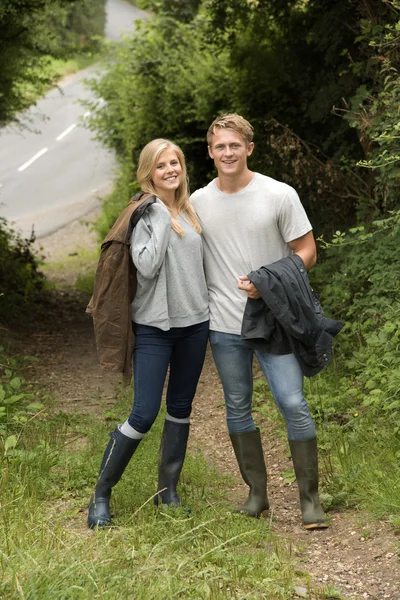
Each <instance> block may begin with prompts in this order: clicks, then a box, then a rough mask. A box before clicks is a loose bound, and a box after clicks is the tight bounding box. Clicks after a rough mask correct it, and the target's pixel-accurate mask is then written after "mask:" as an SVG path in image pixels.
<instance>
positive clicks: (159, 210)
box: [131, 202, 171, 279]
mask: <svg viewBox="0 0 400 600" xmlns="http://www.w3.org/2000/svg"><path fill="white" fill-rule="evenodd" d="M170 235H171V216H170V214H169V212H168V209H167V208H166V207H165V206H163V205H161V204H159V203H158V202H157V203H155V204H152V205H151V206H149V208H148V209H147V210H146V212H145V214H144V215H143V217H142V218H141V219H140V220H139V222H138V223H137V225H136V227H135V229H134V230H133V233H132V237H131V254H132V260H133V263H134V265H135V266H136V268H137V270H138V271H139V273H140V274H141V275H142V276H143V277H145V278H146V279H153V277H155V276H156V275H157V274H158V271H159V270H160V267H161V265H162V263H163V261H164V258H165V253H166V251H167V248H168V242H169V238H170Z"/></svg>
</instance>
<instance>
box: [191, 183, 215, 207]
mask: <svg viewBox="0 0 400 600" xmlns="http://www.w3.org/2000/svg"><path fill="white" fill-rule="evenodd" d="M214 181H215V180H214V179H213V180H212V181H210V183H208V184H207V185H206V186H204V187H202V188H199V189H197V190H196V191H195V192H193V193H192V194H191V196H190V202H191V203H192V204H197V203H198V202H201V201H202V200H204V199H206V198H208V197H209V196H210V194H211V193H212V191H213V189H214Z"/></svg>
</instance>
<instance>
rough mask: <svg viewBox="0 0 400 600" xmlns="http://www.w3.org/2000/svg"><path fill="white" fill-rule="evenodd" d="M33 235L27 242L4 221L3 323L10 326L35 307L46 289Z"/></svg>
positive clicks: (0, 232)
mask: <svg viewBox="0 0 400 600" xmlns="http://www.w3.org/2000/svg"><path fill="white" fill-rule="evenodd" d="M34 241H35V238H34V236H33V235H32V236H31V237H30V238H29V239H23V238H22V237H21V236H20V235H19V234H18V233H16V232H15V231H13V229H12V228H11V227H10V225H8V224H7V221H6V220H5V219H4V218H0V320H2V321H3V322H6V323H7V322H10V321H11V320H12V319H15V318H16V317H17V316H18V315H19V314H20V313H21V311H22V310H23V309H25V308H26V307H27V306H28V305H29V304H30V303H32V302H33V301H34V300H35V299H36V297H37V295H38V294H39V292H41V291H42V290H43V288H44V285H45V278H44V275H43V274H42V273H41V272H40V271H39V263H38V258H37V257H36V256H35V254H34V253H33V250H32V244H33V242H34Z"/></svg>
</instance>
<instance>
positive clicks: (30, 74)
mask: <svg viewBox="0 0 400 600" xmlns="http://www.w3.org/2000/svg"><path fill="white" fill-rule="evenodd" d="M104 3H105V0H84V1H83V2H77V1H76V0H62V1H61V0H0V127H2V126H4V125H6V124H7V123H9V122H11V121H17V120H18V118H17V116H16V115H17V114H18V113H19V112H20V111H22V110H24V109H26V108H28V107H29V106H30V105H31V104H32V102H33V101H34V99H35V98H37V97H38V96H39V95H40V94H41V93H43V92H44V91H45V90H46V89H47V88H48V86H49V85H51V84H52V83H53V82H52V80H51V78H50V76H49V72H48V70H47V69H46V67H47V65H48V63H49V61H50V56H60V55H63V56H64V57H65V55H67V54H68V53H71V52H74V51H76V49H77V46H79V44H81V42H82V40H83V41H86V40H87V39H88V38H89V37H90V36H91V35H94V34H96V35H100V34H102V32H103V30H104V22H105V14H104ZM95 15H96V18H95V19H94V16H95ZM92 23H93V24H94V28H93V24H92ZM60 24H61V25H63V27H62V28H61V27H60ZM78 39H79V40H80V42H78Z"/></svg>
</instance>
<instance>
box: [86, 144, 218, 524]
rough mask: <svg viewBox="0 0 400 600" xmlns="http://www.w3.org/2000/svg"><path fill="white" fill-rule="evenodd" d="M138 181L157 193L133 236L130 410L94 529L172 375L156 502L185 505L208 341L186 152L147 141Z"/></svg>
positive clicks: (105, 468) (108, 458) (94, 509)
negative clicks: (181, 484)
mask: <svg viewBox="0 0 400 600" xmlns="http://www.w3.org/2000/svg"><path fill="white" fill-rule="evenodd" d="M137 179H138V181H139V183H140V185H141V188H142V190H143V192H147V193H150V194H154V195H155V196H156V197H157V200H156V202H154V203H153V204H151V205H150V206H149V207H148V208H147V210H146V211H145V213H144V214H143V216H142V217H141V219H140V220H139V222H138V223H137V225H136V226H135V228H134V230H133V233H132V238H131V255H132V260H133V263H134V265H135V267H136V269H137V291H136V294H135V297H134V299H133V302H132V304H131V309H132V321H133V328H134V331H135V350H134V358H133V367H134V402H133V408H132V412H131V414H130V415H129V417H128V419H127V420H126V421H125V423H123V424H122V425H117V427H116V428H115V430H114V432H113V433H112V434H111V439H110V442H109V444H108V446H107V448H106V450H105V453H104V457H103V461H102V464H101V467H100V474H99V478H98V481H97V484H96V488H95V492H94V495H93V497H92V499H91V502H90V506H89V516H88V525H89V527H91V528H92V527H96V526H97V527H103V526H107V525H110V523H111V518H110V511H109V502H110V496H111V489H112V487H113V486H114V485H116V483H118V481H119V480H120V478H121V476H122V474H123V472H124V470H125V468H126V466H127V465H128V463H129V461H130V459H131V457H132V455H133V454H134V452H135V450H136V449H137V447H138V446H139V444H140V441H141V440H142V439H143V437H144V436H145V434H146V433H147V432H148V431H149V430H150V428H151V426H152V425H153V423H154V421H155V419H156V417H157V415H158V412H159V409H160V405H161V398H162V392H163V387H164V383H165V379H166V376H167V371H168V367H169V380H168V387H167V395H166V405H167V415H166V420H165V424H164V430H163V434H162V439H161V446H160V456H159V472H158V490H159V493H158V495H157V496H156V504H160V503H162V504H167V505H169V504H172V505H174V506H176V507H178V506H179V505H180V500H179V496H178V494H177V491H176V487H177V484H178V481H179V476H180V473H181V470H182V466H183V462H184V459H185V453H186V445H187V440H188V436H189V424H190V414H191V409H192V401H193V398H194V395H195V392H196V387H197V382H198V379H199V376H200V373H201V370H202V367H203V362H204V356H205V351H206V345H207V340H208V293H207V286H206V281H205V277H204V272H203V250H202V241H201V235H200V233H201V229H200V225H199V222H198V220H197V217H196V214H195V212H194V210H193V209H192V207H191V205H190V204H189V201H188V199H189V193H188V184H187V175H186V165H185V159H184V155H183V153H182V150H181V149H180V148H179V147H178V146H176V145H175V144H173V143H172V142H170V141H169V140H165V139H156V140H153V141H151V142H150V143H149V144H147V145H146V146H145V147H144V148H143V150H142V152H141V154H140V158H139V165H138V170H137Z"/></svg>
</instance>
